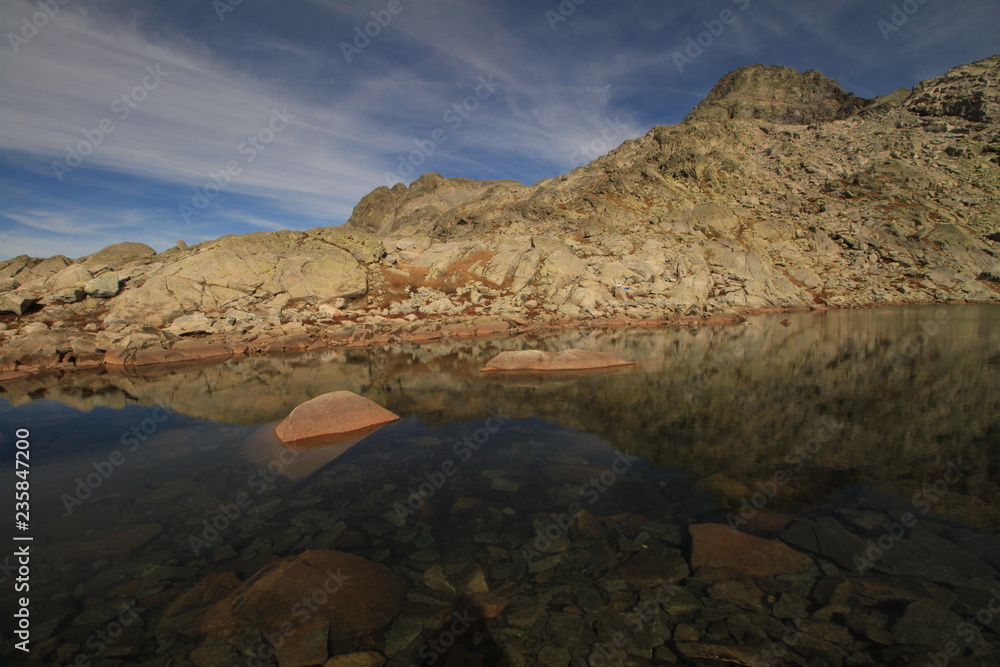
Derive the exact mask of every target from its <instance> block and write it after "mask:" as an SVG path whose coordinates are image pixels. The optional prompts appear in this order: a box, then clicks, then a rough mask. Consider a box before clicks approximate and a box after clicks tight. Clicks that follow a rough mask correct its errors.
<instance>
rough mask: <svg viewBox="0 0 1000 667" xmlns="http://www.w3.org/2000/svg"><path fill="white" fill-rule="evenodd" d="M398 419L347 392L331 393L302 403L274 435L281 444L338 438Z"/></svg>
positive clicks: (374, 404) (276, 428)
mask: <svg viewBox="0 0 1000 667" xmlns="http://www.w3.org/2000/svg"><path fill="white" fill-rule="evenodd" d="M397 419H399V415H396V414H394V413H392V412H389V411H388V410H386V409H385V408H383V407H382V406H380V405H379V404H378V403H375V402H374V401H371V400H369V399H367V398H365V397H364V396H358V395H357V394H355V393H352V392H349V391H334V392H331V393H329V394H323V395H322V396H317V397H316V398H314V399H312V400H309V401H306V402H305V403H303V404H302V405H300V406H298V407H297V408H295V409H294V410H292V413H291V414H290V415H288V416H287V417H285V418H284V419H283V420H282V421H281V423H280V424H278V426H277V427H275V429H274V432H275V434H277V436H278V437H279V438H280V439H281V441H282V442H284V443H290V442H297V441H301V440H309V439H311V438H320V437H324V436H333V435H336V436H339V435H344V434H347V433H354V432H356V431H362V430H364V429H371V428H373V427H376V426H381V425H382V424H388V423H389V422H394V421H396V420H397Z"/></svg>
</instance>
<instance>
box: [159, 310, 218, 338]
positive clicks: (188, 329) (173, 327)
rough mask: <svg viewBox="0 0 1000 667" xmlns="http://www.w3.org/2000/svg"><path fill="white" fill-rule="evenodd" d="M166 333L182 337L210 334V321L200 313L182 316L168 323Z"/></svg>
mask: <svg viewBox="0 0 1000 667" xmlns="http://www.w3.org/2000/svg"><path fill="white" fill-rule="evenodd" d="M167 331H169V332H170V333H172V334H177V335H178V336H183V335H185V334H197V333H211V332H212V320H210V319H209V318H207V317H205V315H203V314H202V313H194V314H192V315H182V316H181V317H178V318H177V319H176V320H174V321H173V322H171V323H170V326H169V327H167Z"/></svg>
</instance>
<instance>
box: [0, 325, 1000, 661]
mask: <svg viewBox="0 0 1000 667" xmlns="http://www.w3.org/2000/svg"><path fill="white" fill-rule="evenodd" d="M939 312H941V309H937V308H909V309H889V310H884V311H858V312H850V313H826V314H813V313H810V314H800V315H792V316H787V319H788V320H789V322H788V325H787V326H783V325H782V324H781V323H780V321H779V319H785V317H786V316H782V317H781V318H777V317H760V318H755V319H754V320H752V321H751V323H750V324H747V325H741V326H734V327H724V328H715V329H704V330H695V331H686V330H684V331H645V330H640V331H634V330H625V331H622V330H619V331H607V332H563V333H558V334H554V335H552V336H548V337H544V338H541V339H530V340H505V341H461V342H445V343H442V344H439V345H437V346H435V347H433V348H431V347H425V348H405V349H400V350H395V349H392V350H378V351H370V352H350V353H344V356H343V357H342V358H341V357H335V358H327V359H326V361H325V362H324V361H323V359H324V357H323V355H313V356H308V357H300V358H286V359H254V360H242V361H236V362H228V363H226V364H220V365H216V366H211V367H202V368H198V369H190V368H189V369H161V370H159V371H156V372H155V373H152V374H149V375H148V376H143V377H138V376H127V377H126V376H97V375H91V376H82V375H81V376H75V377H72V378H68V379H67V380H68V381H65V382H64V384H61V385H52V386H49V387H44V386H40V385H39V384H38V383H37V382H38V381H35V384H34V385H32V387H30V388H29V387H28V386H27V385H25V386H24V387H22V389H21V391H23V392H25V393H23V394H21V395H20V396H21V398H18V394H17V393H16V392H17V391H19V390H18V388H17V385H7V386H6V390H7V394H6V395H7V397H8V398H9V399H11V400H13V401H14V402H21V401H22V400H27V399H28V394H27V392H28V391H29V390H30V391H32V392H33V393H32V396H33V397H35V398H38V397H42V396H45V397H48V398H59V397H60V396H61V397H63V398H66V400H67V401H68V400H75V401H82V402H83V404H84V405H89V406H93V405H97V404H101V402H102V401H107V400H108V399H109V397H111V396H114V395H116V392H118V393H117V395H118V396H119V397H120V398H121V399H122V401H123V402H125V403H129V404H131V403H144V404H147V405H153V404H156V403H163V404H165V405H167V406H168V407H170V408H171V409H172V410H175V411H177V412H180V413H184V414H188V415H197V416H201V417H214V418H216V419H218V420H220V421H225V420H231V421H239V420H240V419H243V420H244V421H245V422H247V424H248V425H245V426H226V425H220V424H211V423H208V424H204V423H192V420H190V419H188V418H185V419H186V421H184V420H182V423H177V424H174V423H173V421H170V422H167V425H166V426H164V428H163V430H162V431H160V432H158V433H156V434H155V435H154V436H153V437H151V438H149V440H148V442H145V443H143V447H142V448H141V449H139V450H138V451H137V452H136V455H135V456H134V457H133V458H131V459H130V460H128V461H127V462H126V463H127V464H128V465H124V466H122V467H121V468H120V471H119V472H115V473H114V474H115V476H114V477H112V478H111V479H110V480H109V481H108V482H106V484H105V485H104V486H102V487H101V489H100V490H99V492H98V493H95V495H94V497H93V498H90V499H88V500H87V502H86V503H84V504H83V505H82V506H80V507H78V508H76V509H75V511H74V513H73V514H72V516H70V517H61V518H60V517H58V516H54V515H53V514H52V513H51V512H43V513H42V514H41V515H40V517H39V519H38V525H37V527H38V530H39V539H38V542H39V544H38V552H37V559H36V560H35V561H34V562H33V576H34V577H35V578H34V579H33V593H34V594H35V595H36V596H37V599H38V601H39V602H38V605H37V608H36V609H35V610H34V611H33V613H34V614H35V621H34V622H35V626H34V627H35V629H36V632H37V633H38V636H39V637H40V638H41V639H39V643H38V649H37V652H36V660H35V661H36V662H40V663H49V664H51V663H61V664H65V663H70V662H72V661H74V660H75V659H76V657H77V656H78V655H84V656H86V657H88V658H89V659H91V660H92V661H93V663H95V664H96V662H99V661H100V660H106V661H108V660H110V661H111V662H108V664H155V665H167V664H187V663H185V662H184V661H185V660H186V661H188V662H189V663H191V664H194V665H199V666H200V665H214V664H248V661H249V660H250V658H251V657H254V656H257V657H258V658H259V656H261V655H263V654H264V653H266V651H265V650H264V649H266V648H267V647H268V646H269V643H268V641H269V640H268V639H267V638H266V637H265V636H264V631H262V630H261V628H260V627H257V626H253V627H251V626H249V625H248V626H245V627H244V626H243V625H241V626H239V627H236V626H233V627H230V626H228V625H227V626H226V633H224V634H222V635H219V634H212V631H213V628H214V626H213V625H212V623H210V622H209V621H206V618H208V619H211V618H212V616H211V614H212V613H215V612H217V611H218V609H219V606H218V605H220V604H228V603H227V602H226V601H227V600H229V601H232V600H235V599H237V598H238V597H239V595H236V596H235V597H233V594H234V591H238V590H243V589H245V588H247V587H248V586H252V583H253V582H254V581H257V580H262V579H258V576H260V577H263V576H264V575H262V574H261V572H262V570H261V568H267V567H269V566H272V564H274V563H276V562H277V561H278V560H279V559H284V558H288V557H291V556H296V555H298V554H302V553H303V552H306V551H314V552H316V553H317V554H319V553H321V552H322V553H323V554H325V555H322V556H320V555H317V556H316V558H317V559H321V560H325V559H331V562H332V561H333V560H334V559H336V558H337V557H336V556H332V555H329V554H328V553H327V552H331V551H336V552H343V553H348V554H352V555H353V556H358V557H361V558H364V559H366V561H371V562H373V563H380V564H382V565H385V566H387V567H388V568H389V569H391V570H392V572H393V573H394V574H395V575H396V576H398V577H400V578H401V579H402V581H403V582H404V586H405V588H406V600H405V602H404V603H403V604H402V608H401V611H400V612H399V614H398V615H396V616H395V617H394V618H393V619H392V620H391V622H389V624H388V625H387V626H386V627H385V629H384V631H383V630H378V631H377V632H375V633H374V634H372V633H371V632H368V631H366V633H365V634H363V635H362V634H359V635H357V636H352V637H346V638H344V637H341V638H340V639H338V643H337V646H338V647H340V649H341V650H348V648H347V647H349V649H350V650H356V651H357V652H359V653H363V655H356V656H354V657H353V658H351V659H353V660H358V661H361V660H368V661H369V662H370V663H371V664H380V661H381V660H383V657H382V656H386V658H387V659H386V662H385V664H387V665H392V666H396V665H399V666H408V665H410V664H419V662H420V660H421V659H429V656H430V657H434V658H435V662H436V663H442V664H443V663H446V661H450V662H448V663H447V664H540V665H541V664H544V665H549V664H561V665H567V664H570V663H572V664H573V665H577V664H591V665H603V664H637V665H653V664H688V665H708V664H718V662H719V661H722V662H726V663H730V664H743V665H753V664H762V663H769V664H798V665H840V664H884V665H906V664H923V663H924V662H926V661H928V660H930V658H929V657H928V654H930V655H933V656H937V657H938V658H940V656H941V655H944V656H945V658H948V664H950V665H962V664H965V665H972V664H977V665H978V664H997V662H998V660H1000V614H997V613H993V612H991V611H990V610H991V609H994V608H996V609H997V610H1000V596H998V595H1000V594H998V593H997V591H1000V555H998V554H1000V540H998V538H997V536H996V534H995V533H994V532H993V531H991V530H987V529H985V528H984V525H992V526H994V527H995V526H996V525H997V516H998V514H997V508H998V506H1000V494H998V493H997V489H996V486H995V482H993V480H992V478H993V477H994V476H995V474H994V473H995V472H996V469H997V462H998V458H1000V456H998V451H997V441H998V437H997V428H998V426H997V417H996V415H997V412H996V408H997V400H998V392H997V388H998V387H997V385H998V383H1000V381H998V379H997V374H996V367H995V365H993V364H995V363H996V362H995V361H991V360H995V359H996V358H997V354H998V351H1000V344H998V338H997V336H998V334H997V333H996V332H997V331H998V329H997V327H996V326H995V325H996V323H997V317H998V311H997V310H996V309H989V308H977V307H960V308H948V309H944V312H946V313H947V317H944V316H941V315H938V314H937V313H939ZM934 323H936V325H937V327H938V328H937V330H936V331H935V330H934V327H933V326H932V324H934ZM932 332H933V333H932ZM519 346H523V347H543V348H546V349H561V348H562V347H568V346H574V347H588V346H591V347H592V348H593V349H602V350H606V351H611V352H614V353H615V354H618V355H620V356H623V357H625V358H630V359H633V360H635V361H637V365H636V366H635V367H632V368H628V369H624V370H622V371H620V372H618V373H614V374H597V375H583V376H580V377H574V378H559V379H554V380H544V379H542V380H538V379H531V380H528V381H525V380H524V379H520V380H517V381H503V380H501V381H492V380H484V379H483V378H482V377H481V376H480V375H479V373H478V368H479V366H480V365H481V363H482V361H483V360H484V359H487V358H489V356H491V355H493V354H495V353H496V351H497V350H498V349H501V348H504V347H506V348H508V349H513V348H517V347H519ZM251 369H253V370H251ZM99 383H103V384H99ZM115 383H118V384H115ZM185 386H189V387H197V388H198V389H197V392H195V394H194V395H193V396H186V395H185V393H184V387H185ZM115 387H117V388H115ZM124 387H127V394H126V393H125V392H126V389H124ZM335 389H349V390H351V391H355V392H357V393H360V394H362V395H365V396H367V397H369V398H372V399H373V400H376V401H377V402H379V403H381V404H382V405H385V406H386V407H387V408H389V409H391V410H393V411H394V412H396V413H399V414H401V415H403V419H402V420H401V421H399V422H396V423H393V424H389V425H387V426H384V427H382V428H380V429H378V430H377V431H375V432H373V433H370V434H368V435H367V436H366V437H365V438H364V439H363V440H361V441H359V442H357V443H342V444H335V445H333V446H331V447H329V448H321V449H319V450H309V451H306V452H303V453H302V457H301V458H298V457H297V458H296V461H295V462H293V463H297V462H298V461H302V463H301V464H300V466H301V467H300V468H295V467H294V465H292V466H291V467H289V469H288V470H287V471H285V470H284V464H283V465H282V468H283V469H282V470H281V471H280V472H278V473H276V474H274V475H269V476H267V477H264V476H263V474H262V472H261V471H262V470H263V471H267V468H268V465H269V463H272V462H274V461H276V460H277V461H280V460H281V455H282V454H283V453H285V452H288V451H291V450H287V449H281V448H280V445H279V443H278V442H277V438H276V437H275V436H274V435H273V425H274V422H276V421H277V420H279V419H281V418H282V417H284V416H285V414H287V412H288V411H290V410H291V408H292V407H294V405H296V404H298V403H299V402H301V401H303V400H306V399H308V398H311V397H312V396H314V395H318V394H321V393H325V392H327V391H331V390H335ZM266 392H270V393H266ZM283 392H288V395H286V394H285V393H283ZM27 408H30V406H27ZM27 408H15V409H14V414H16V411H17V410H20V409H27ZM10 413H11V409H9V408H8V409H7V410H6V412H5V413H4V414H10ZM244 417H245V419H244ZM133 418H134V417H133ZM65 421H66V423H67V424H69V425H72V424H73V421H72V420H70V419H68V418H67V419H66V420H65ZM265 421H266V422H267V423H264V424H263V425H261V426H254V425H253V424H261V423H262V422H265ZM122 428H123V427H122V426H121V425H116V426H114V427H113V428H111V432H112V433H114V432H116V430H117V431H121V430H122ZM76 430H77V432H79V433H83V431H84V429H83V428H82V427H80V426H77V427H76ZM53 442H55V443H57V444H58V446H59V447H61V448H62V450H63V451H64V452H65V453H64V454H63V457H62V458H61V459H58V460H53V462H52V463H51V464H49V465H46V466H45V467H44V468H41V469H39V470H38V471H35V474H36V475H37V477H36V479H43V478H44V479H45V480H46V482H45V484H46V486H48V485H49V483H50V482H54V480H56V477H55V476H54V473H55V472H56V471H62V472H60V475H61V477H60V478H59V480H60V481H59V484H58V485H55V484H53V485H54V486H56V487H57V488H61V489H65V488H72V483H71V482H72V479H73V478H74V476H79V475H82V474H85V473H87V472H89V470H90V469H91V468H90V466H91V465H92V460H96V457H98V456H99V454H97V453H95V452H97V449H96V448H95V447H94V446H91V447H90V448H89V449H87V450H86V452H85V454H84V455H79V454H73V453H72V452H71V451H70V450H71V448H70V446H69V445H70V442H69V441H68V440H67V441H64V442H63V441H58V440H54V441H53ZM110 446H112V447H116V446H118V445H117V444H116V443H111V445H110ZM312 456H315V457H316V458H315V459H313V458H311V457H312ZM800 464H801V465H800ZM240 498H243V500H238V499H240ZM727 524H733V525H736V526H737V527H738V528H740V529H741V530H742V531H743V532H736V531H733V530H730V528H729V527H727ZM74 545H76V546H77V548H74ZM753 554H757V557H756V558H754V557H753ZM264 572H266V571H264ZM319 578H322V577H319ZM263 580H267V581H270V580H269V579H263ZM317 580H319V579H317ZM324 583H325V580H324ZM289 586H290V588H289V589H288V590H287V591H284V592H285V593H291V592H294V593H295V595H293V596H292V598H294V599H296V600H297V599H299V598H300V596H299V595H298V594H299V593H301V595H308V594H312V593H313V592H314V591H310V590H301V589H299V588H294V586H293V582H289ZM279 588H280V587H279ZM352 595H353V594H352ZM287 597H288V596H287V595H285V596H284V597H283V598H282V599H285V598H287ZM289 599H291V598H289ZM133 600H135V601H137V606H138V607H141V608H142V609H143V610H144V611H143V612H142V613H141V614H140V621H139V622H138V623H135V624H133V625H130V627H129V628H128V632H127V633H125V634H123V635H122V637H121V638H119V639H118V640H117V641H115V642H114V643H112V644H111V645H109V646H106V647H105V651H106V652H105V653H104V654H102V655H98V654H96V653H95V649H94V648H93V646H88V641H89V640H90V638H91V637H92V636H94V633H95V631H97V630H101V629H103V628H105V627H107V624H108V623H109V621H110V619H112V618H113V617H114V616H115V615H117V614H119V613H121V610H122V605H123V604H126V605H127V604H128V603H129V602H130V601H133ZM5 603H6V599H5ZM336 604H337V605H342V606H341V607H338V609H343V608H347V609H350V607H351V606H352V605H363V604H365V600H364V599H363V596H360V597H359V596H355V597H352V598H351V599H348V600H345V599H337V600H336ZM285 606H288V605H285ZM213 609H214V610H215V612H212V610H213ZM983 610H985V611H983ZM338 613H339V612H338ZM981 613H982V614H983V616H982V618H984V619H985V614H986V613H989V614H990V616H989V618H988V619H985V620H981V621H976V623H977V625H974V626H973V625H962V624H963V623H966V621H965V619H967V618H973V619H975V618H976V617H977V615H980V614H981ZM324 618H326V616H324V615H322V614H321V615H318V616H315V617H309V618H307V619H304V620H303V619H302V618H299V617H297V616H296V615H295V613H294V612H293V611H292V609H291V608H288V609H284V608H281V609H279V608H275V609H274V611H273V617H268V618H265V619H264V620H263V621H259V620H258V621H257V622H258V625H259V624H260V623H265V624H266V625H267V627H268V628H270V629H272V630H273V629H275V628H280V626H281V624H282V623H283V622H286V621H287V622H291V623H292V625H291V626H290V628H291V629H292V630H296V629H298V630H301V631H297V632H290V633H288V634H287V635H285V636H283V637H282V648H281V649H280V651H278V656H279V657H278V660H279V661H281V662H284V663H288V664H314V663H315V664H321V663H319V662H317V661H319V660H322V659H323V658H325V657H328V656H329V655H330V654H329V642H328V639H329V634H328V633H329V630H328V626H326V625H323V624H322V623H317V622H315V621H317V620H319V621H322V620H323V619H324ZM458 618H462V619H470V620H469V623H468V624H461V623H460V624H459V625H456V626H454V628H453V626H452V625H451V624H452V623H454V622H456V619H458ZM324 628H327V629H324ZM453 629H454V632H453V631H452V630H453ZM448 633H452V634H451V635H449V634H448ZM46 638H47V639H46ZM445 640H446V641H445ZM444 644H447V647H444ZM435 647H440V650H438V648H435ZM949 651H951V652H953V653H955V654H956V655H955V656H950V655H948V652H949ZM4 652H5V654H7V655H10V653H11V649H10V647H9V646H5V647H4ZM303 656H309V657H308V659H307V658H305V657H303ZM940 659H941V660H943V659H944V658H940ZM116 660H117V661H120V662H119V663H116V662H114V661H116ZM178 660H180V662H178ZM261 660H262V662H263V663H264V664H271V658H269V657H268V658H267V659H261ZM296 660H299V662H296ZM303 660H304V661H305V662H302V661H303ZM372 660H374V662H371V661H372ZM502 660H506V661H507V662H506V663H501V661H502ZM249 664H257V663H256V662H251V663H249ZM358 664H369V663H365V662H359V663H358Z"/></svg>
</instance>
